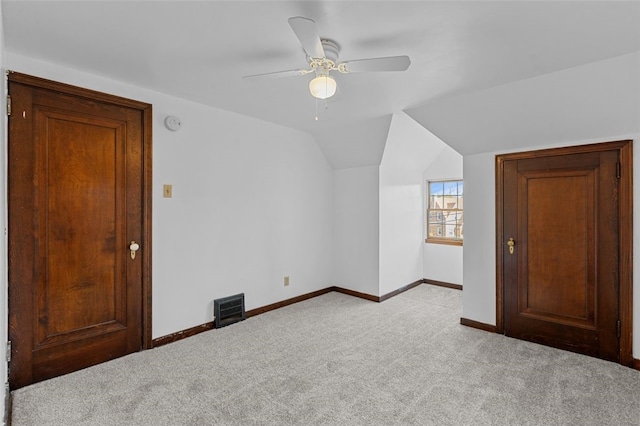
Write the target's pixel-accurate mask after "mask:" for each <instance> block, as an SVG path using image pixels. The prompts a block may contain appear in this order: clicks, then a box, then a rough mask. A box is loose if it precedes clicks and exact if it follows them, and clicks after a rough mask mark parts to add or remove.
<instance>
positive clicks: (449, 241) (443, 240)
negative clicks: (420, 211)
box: [424, 178, 464, 246]
mask: <svg viewBox="0 0 640 426" xmlns="http://www.w3.org/2000/svg"><path fill="white" fill-rule="evenodd" d="M450 182H461V183H462V184H463V192H462V194H458V193H457V194H456V196H457V197H460V196H461V197H462V199H463V200H464V180H463V179H461V178H460V179H427V180H426V194H427V198H426V203H425V204H426V209H425V212H426V216H425V240H424V242H425V243H429V244H445V245H453V246H462V245H463V243H464V234H463V236H462V237H461V238H456V237H447V236H442V237H429V213H430V212H432V211H435V212H439V213H440V214H444V211H455V212H456V213H461V214H462V215H463V216H462V217H463V218H462V221H461V224H462V227H463V228H464V202H463V208H455V209H446V208H441V209H437V208H435V209H434V208H431V184H432V183H443V184H444V183H450Z"/></svg>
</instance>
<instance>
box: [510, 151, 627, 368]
mask: <svg viewBox="0 0 640 426" xmlns="http://www.w3.org/2000/svg"><path fill="white" fill-rule="evenodd" d="M618 156H619V153H618V150H617V149H613V150H608V151H606V150H605V151H598V152H585V153H576V154H568V155H555V156H554V155H550V156H542V157H539V158H535V157H534V158H524V159H513V160H506V161H504V173H503V188H504V199H503V203H504V204H503V213H502V214H503V234H502V239H503V241H502V259H503V271H502V272H503V277H502V278H503V282H504V332H505V334H506V335H507V336H511V337H516V338H520V339H525V340H530V341H533V342H538V343H542V344H546V345H549V346H554V347H558V348H562V349H566V350H570V351H574V352H579V353H583V354H587V355H591V356H596V357H599V358H603V359H607V360H611V361H619V360H620V342H619V336H618V333H619V326H618V321H619V319H620V315H619V307H618V301H619V268H618V265H619V258H618V257H619V248H620V247H619V200H618V183H619V171H618V164H619V158H618ZM511 238H512V239H513V244H511V243H510V242H509V240H510V239H511ZM512 249H513V252H511V250H512Z"/></svg>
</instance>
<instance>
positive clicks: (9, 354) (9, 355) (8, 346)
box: [7, 340, 11, 362]
mask: <svg viewBox="0 0 640 426" xmlns="http://www.w3.org/2000/svg"><path fill="white" fill-rule="evenodd" d="M7 362H11V340H9V341H8V342H7Z"/></svg>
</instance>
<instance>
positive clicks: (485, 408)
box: [12, 285, 640, 426]
mask: <svg viewBox="0 0 640 426" xmlns="http://www.w3.org/2000/svg"><path fill="white" fill-rule="evenodd" d="M460 298H461V292H460V291H458V290H451V289H446V288H440V287H434V286H430V285H420V286H418V287H416V288H414V289H412V290H410V291H407V292H405V293H402V294H400V295H398V296H396V297H394V298H392V299H389V300H387V301H385V302H383V303H373V302H368V301H366V300H362V299H358V298H354V297H351V296H347V295H344V294H340V293H329V294H326V295H323V296H320V297H317V298H314V299H311V300H307V301H305V302H301V303H298V304H295V305H291V306H288V307H285V308H282V309H278V310H276V311H271V312H268V313H266V314H263V315H259V316H256V317H252V318H249V319H248V320H246V321H243V322H241V323H237V324H233V325H231V326H228V327H226V328H222V329H219V330H212V331H208V332H205V333H201V334H199V335H197V336H194V337H191V338H188V339H184V340H182V341H180V342H176V343H173V344H170V345H166V346H163V347H160V348H157V349H153V350H149V351H145V352H140V353H136V354H133V355H129V356H126V357H123V358H120V359H117V360H115V361H111V362H108V363H105V364H102V365H98V366H95V367H91V368H89V369H86V370H83V371H79V372H76V373H72V374H69V375H66V376H63V377H59V378H56V379H52V380H49V381H46V382H42V383H37V384H35V385H32V386H29V387H26V388H22V389H19V390H17V391H14V392H13V423H12V424H13V425H14V426H21V425H38V426H42V425H56V426H61V425H65V426H66V425H100V426H106V425H368V426H371V425H399V424H411V425H640V372H638V371H635V370H632V369H630V368H626V367H622V366H620V365H617V364H614V363H609V362H605V361H601V360H598V359H594V358H589V357H585V356H581V355H576V354H573V353H570V352H564V351H561V350H557V349H553V348H548V347H545V346H539V345H536V344H532V343H528V342H523V341H518V340H514V339H510V338H507V337H504V336H500V335H497V334H493V333H488V332H483V331H479V330H475V329H471V328H468V327H464V326H462V325H460V324H459V318H460V314H461V312H460V311H461V309H460V304H461V302H460Z"/></svg>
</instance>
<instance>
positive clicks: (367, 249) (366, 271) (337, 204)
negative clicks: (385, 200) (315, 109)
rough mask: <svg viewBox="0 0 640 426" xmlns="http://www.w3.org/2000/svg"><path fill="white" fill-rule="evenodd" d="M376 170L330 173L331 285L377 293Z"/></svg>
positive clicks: (376, 168) (377, 186)
mask: <svg viewBox="0 0 640 426" xmlns="http://www.w3.org/2000/svg"><path fill="white" fill-rule="evenodd" d="M379 183H380V180H379V170H378V166H368V167H357V168H352V169H339V170H334V172H333V196H334V216H333V226H334V228H333V230H334V251H333V256H334V258H333V265H334V274H333V282H334V285H337V286H339V287H343V288H346V289H349V290H354V291H359V292H361V293H366V294H370V295H374V296H377V295H378V292H379V277H378V273H379V265H380V263H379V252H378V245H379V213H378V208H379V207H378V206H379V190H378V188H379Z"/></svg>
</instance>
